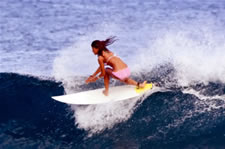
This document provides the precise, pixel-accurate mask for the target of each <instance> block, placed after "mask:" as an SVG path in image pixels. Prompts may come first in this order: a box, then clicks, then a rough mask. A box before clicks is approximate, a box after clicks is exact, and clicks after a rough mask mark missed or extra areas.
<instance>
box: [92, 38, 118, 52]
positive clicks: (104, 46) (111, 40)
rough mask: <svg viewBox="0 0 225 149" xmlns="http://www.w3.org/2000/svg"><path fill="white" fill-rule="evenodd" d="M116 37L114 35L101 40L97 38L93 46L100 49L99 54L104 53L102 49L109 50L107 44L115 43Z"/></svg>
mask: <svg viewBox="0 0 225 149" xmlns="http://www.w3.org/2000/svg"><path fill="white" fill-rule="evenodd" d="M116 40H117V39H116V37H115V36H112V37H109V38H107V39H106V40H103V41H100V40H95V41H93V42H92V43H91V46H92V47H94V48H97V49H99V51H98V56H100V55H102V51H109V50H108V49H107V46H109V45H111V44H113V43H114V42H115V41H116Z"/></svg>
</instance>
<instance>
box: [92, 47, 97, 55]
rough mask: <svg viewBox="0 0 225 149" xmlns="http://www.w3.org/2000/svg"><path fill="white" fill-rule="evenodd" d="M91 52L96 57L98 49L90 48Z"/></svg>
mask: <svg viewBox="0 0 225 149" xmlns="http://www.w3.org/2000/svg"><path fill="white" fill-rule="evenodd" d="M92 51H93V53H94V54H95V55H97V54H98V49H97V48H95V47H92Z"/></svg>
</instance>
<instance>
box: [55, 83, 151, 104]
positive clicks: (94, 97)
mask: <svg viewBox="0 0 225 149" xmlns="http://www.w3.org/2000/svg"><path fill="white" fill-rule="evenodd" d="M152 88H153V84H152V83H149V84H146V85H145V87H144V88H141V89H137V88H136V87H135V86H131V85H123V86H115V87H110V88H109V95H108V96H105V95H104V94H103V93H102V91H103V90H104V88H101V89H95V90H90V91H84V92H78V93H74V94H68V95H62V96H53V97H52V98H53V99H55V100H57V101H60V102H63V103H67V104H76V105H90V104H103V103H108V102H115V101H121V100H126V99H130V98H134V97H138V96H141V95H142V94H144V93H146V92H149V91H150V90H152ZM154 88H155V87H154Z"/></svg>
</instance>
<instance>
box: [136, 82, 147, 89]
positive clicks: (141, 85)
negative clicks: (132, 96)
mask: <svg viewBox="0 0 225 149" xmlns="http://www.w3.org/2000/svg"><path fill="white" fill-rule="evenodd" d="M146 83H147V81H144V82H143V83H140V84H139V86H138V87H140V88H144V87H145V84H146Z"/></svg>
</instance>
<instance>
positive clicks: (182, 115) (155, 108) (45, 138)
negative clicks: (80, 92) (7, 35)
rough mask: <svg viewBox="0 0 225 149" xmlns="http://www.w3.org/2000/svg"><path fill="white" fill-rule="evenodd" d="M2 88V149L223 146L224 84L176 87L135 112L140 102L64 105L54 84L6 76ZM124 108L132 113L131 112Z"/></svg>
mask: <svg viewBox="0 0 225 149" xmlns="http://www.w3.org/2000/svg"><path fill="white" fill-rule="evenodd" d="M161 79H162V78H161ZM162 80H165V79H162ZM0 82H1V86H0V99H1V105H0V111H1V112H0V117H1V118H0V131H1V135H0V142H1V143H0V148H38V147H39V148H91V147H94V148H205V147H206V146H207V147H208V148H223V146H224V133H225V131H224V125H225V118H224V108H225V98H224V95H225V84H222V83H218V82H217V83H213V82H211V83H209V84H208V85H207V86H206V85H204V84H196V85H195V86H190V87H188V88H185V89H184V88H179V87H177V88H174V87H171V88H170V89H167V90H166V91H159V92H156V93H153V94H151V95H149V96H147V97H146V98H145V99H144V100H142V101H141V102H140V100H139V101H136V102H135V106H134V105H133V104H132V106H131V107H132V108H130V107H129V106H130V103H132V102H133V101H132V100H134V101H135V100H136V99H131V100H127V102H125V103H124V102H119V103H115V104H113V105H111V106H110V105H97V106H69V105H66V104H63V103H59V102H57V101H54V100H53V99H51V96H53V95H61V94H63V93H64V88H63V86H62V82H56V81H54V80H53V79H40V78H37V77H34V76H27V75H20V74H15V73H1V74H0ZM159 82H160V81H159ZM91 87H93V88H95V87H96V86H95V85H94V86H93V85H91ZM86 89H88V88H86ZM197 93H198V94H197ZM118 105H120V106H118ZM121 105H122V108H123V109H122V108H121ZM105 107H107V108H105ZM112 107H113V108H112ZM115 107H117V108H115ZM119 108H121V109H119ZM124 108H127V109H130V110H129V111H128V112H126V110H124ZM131 109H132V110H131ZM114 110H116V111H114ZM109 111H110V112H111V113H110V114H109ZM89 112H91V113H92V114H91V116H92V118H91V120H88V118H89V119H90V117H89ZM96 112H99V113H98V114H96ZM113 112H114V113H113ZM116 113H119V115H120V117H118V114H116ZM79 114H82V118H83V120H82V118H81V115H79ZM124 114H125V115H126V116H124ZM99 117H100V118H101V119H99ZM76 118H77V119H76ZM96 120H98V121H96ZM110 120H114V121H110ZM93 123H95V124H93ZM109 124H111V125H109ZM96 130H97V131H96Z"/></svg>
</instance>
